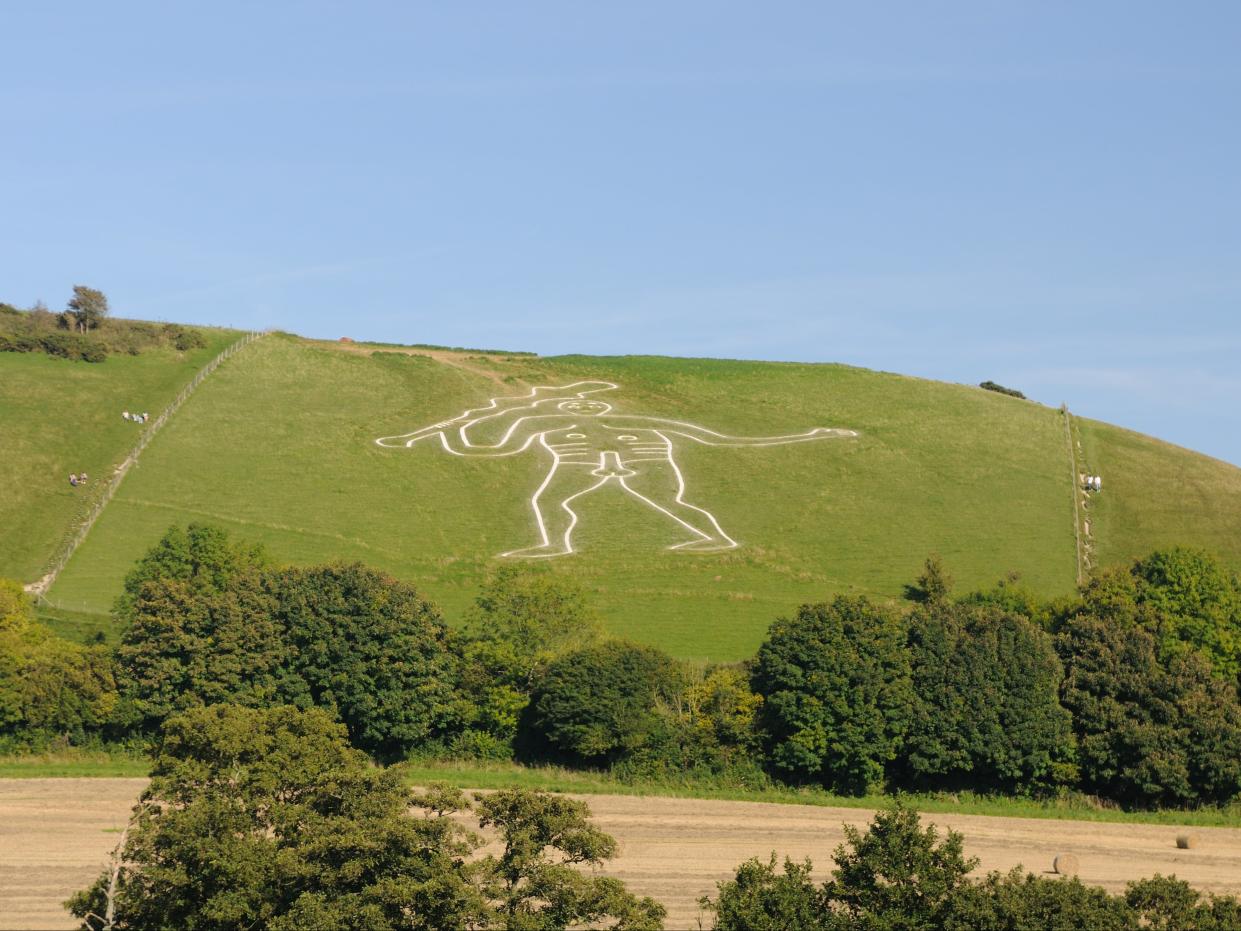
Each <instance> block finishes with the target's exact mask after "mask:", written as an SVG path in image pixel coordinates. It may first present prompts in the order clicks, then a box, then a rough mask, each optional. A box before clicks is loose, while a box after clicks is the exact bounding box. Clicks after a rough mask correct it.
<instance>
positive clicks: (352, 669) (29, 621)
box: [0, 525, 1241, 808]
mask: <svg viewBox="0 0 1241 931" xmlns="http://www.w3.org/2000/svg"><path fill="white" fill-rule="evenodd" d="M115 611H116V614H117V616H118V619H119V621H120V622H121V625H122V633H121V635H120V641H119V643H117V644H115V645H106V644H95V645H90V646H82V645H77V644H72V643H68V642H67V641H64V640H61V639H60V638H57V637H55V636H54V635H52V634H51V633H50V632H49V631H47V630H46V628H44V627H42V625H40V624H38V623H37V622H36V621H35V620H34V619H33V616H32V614H31V611H30V607H29V605H28V604H26V603H25V601H24V596H22V594H21V591H20V589H19V588H18V587H17V586H15V585H8V586H0V747H3V748H7V749H10V750H13V749H21V748H23V747H34V746H40V745H46V744H47V743H48V742H49V741H57V740H58V741H62V742H68V743H71V744H91V743H92V742H96V743H98V742H111V743H122V744H124V743H129V744H133V745H145V744H146V743H148V742H149V741H151V740H153V739H155V738H156V737H157V735H158V734H159V733H160V731H161V728H162V727H163V726H164V724H165V722H167V721H168V720H169V719H171V718H173V717H175V716H176V715H178V714H182V713H184V712H187V711H192V710H194V709H196V708H200V707H210V706H214V705H223V704H227V705H233V706H240V707H243V708H250V709H264V708H270V707H278V706H279V707H283V706H289V707H294V708H299V709H310V708H318V709H322V710H323V711H324V712H325V713H327V714H328V715H329V716H330V717H331V718H332V719H333V720H335V721H336V722H339V724H340V725H341V726H343V728H344V729H345V733H346V734H347V735H348V739H349V741H350V743H351V744H352V746H353V747H355V748H356V749H358V750H359V751H362V752H364V753H366V754H368V755H369V756H371V757H372V758H374V759H376V760H379V761H383V762H392V761H397V760H402V759H406V758H409V757H411V756H421V757H457V758H460V757H470V758H484V759H505V760H507V759H516V760H518V761H523V762H555V763H559V764H563V765H568V766H576V767H584V768H591V769H606V770H610V771H611V772H612V773H613V774H614V775H616V776H617V777H619V778H624V779H632V780H652V781H669V780H675V781H688V780H694V781H704V782H710V783H712V784H716V785H729V786H735V787H754V788H757V787H765V786H770V785H773V784H786V785H812V786H819V787H823V788H825V789H828V790H831V791H834V792H839V793H850V794H862V793H868V792H876V791H897V790H912V791H949V792H955V791H961V790H972V791H976V792H983V793H1001V794H1010V795H1033V796H1047V795H1055V794H1059V793H1066V792H1081V793H1087V794H1089V795H1092V796H1097V797H1100V798H1103V799H1108V800H1111V801H1114V802H1116V803H1118V804H1121V805H1123V806H1126V807H1130V808H1142V807H1157V806H1171V807H1190V806H1197V805H1204V804H1209V805H1215V804H1225V803H1228V802H1230V801H1232V800H1233V799H1235V798H1236V797H1237V796H1238V794H1239V793H1241V701H1239V699H1238V691H1237V676H1238V670H1239V669H1241V584H1239V583H1238V580H1237V579H1236V577H1235V576H1234V575H1233V574H1231V573H1229V572H1227V571H1226V570H1224V569H1223V568H1222V567H1221V566H1220V565H1219V564H1218V562H1217V561H1215V560H1214V559H1213V558H1212V557H1210V556H1209V555H1208V554H1206V553H1204V552H1201V551H1196V550H1187V549H1169V550H1164V551H1159V552H1156V553H1153V554H1151V555H1150V556H1148V557H1146V558H1144V559H1141V560H1137V561H1135V562H1133V563H1132V564H1130V565H1129V566H1125V567H1120V568H1116V569H1112V570H1108V571H1105V572H1102V573H1100V574H1099V575H1098V576H1097V577H1096V578H1095V579H1093V580H1092V581H1091V582H1089V583H1088V584H1087V585H1086V586H1084V587H1083V588H1082V589H1081V590H1080V591H1079V592H1077V593H1076V594H1075V595H1073V596H1071V597H1065V598H1061V599H1056V600H1051V601H1047V600H1043V599H1039V598H1037V597H1035V596H1034V595H1032V594H1031V593H1030V592H1028V591H1027V590H1026V589H1024V588H1023V587H1022V586H1021V584H1020V581H1019V580H1017V579H1006V580H1004V581H1003V582H1001V583H999V584H998V585H996V586H994V587H993V588H991V589H989V590H984V591H975V592H969V593H965V594H962V595H957V594H955V593H954V591H953V588H952V584H951V580H950V579H949V577H948V575H947V573H946V572H945V570H944V568H943V566H942V565H941V564H940V563H939V561H938V560H935V559H931V560H928V563H927V566H926V568H925V571H924V572H923V574H922V575H921V577H920V578H919V579H917V580H916V581H915V582H914V583H912V584H911V585H910V586H909V590H908V593H907V600H906V601H905V602H903V603H893V602H885V601H879V600H875V599H871V598H867V597H860V596H841V597H838V598H836V599H834V600H831V601H827V602H823V603H818V604H807V605H803V606H802V607H801V608H799V609H798V610H797V612H795V613H794V614H792V615H790V616H788V617H784V618H779V619H777V620H776V621H775V622H774V623H773V624H772V625H771V628H770V629H769V631H768V633H767V637H766V639H765V640H764V642H763V643H762V645H761V646H760V648H759V650H758V652H757V654H756V655H755V656H754V657H753V658H751V659H750V660H749V661H747V662H744V663H737V664H719V665H707V666H702V665H696V664H689V663H684V662H680V661H677V660H675V659H673V658H672V657H669V656H667V655H665V654H663V653H661V652H660V651H658V650H656V649H653V648H651V647H647V646H642V645H638V644H634V643H629V642H626V641H621V640H616V639H611V638H608V637H607V636H606V635H605V634H604V631H603V625H602V624H601V623H600V621H599V619H598V618H597V617H596V616H594V615H593V613H592V611H591V609H590V606H589V604H588V603H587V602H586V599H585V597H584V595H583V593H582V592H581V590H580V589H578V588H576V587H574V586H573V585H571V584H569V583H568V582H566V581H565V580H563V579H562V578H560V577H558V576H556V575H555V574H553V573H551V572H549V571H538V570H523V569H518V568H514V567H505V568H503V569H501V570H499V571H498V572H496V574H495V575H494V576H492V577H491V578H490V579H489V580H488V582H487V583H486V585H485V586H484V588H483V590H482V591H481V592H480V594H479V596H478V598H477V600H476V603H475V605H474V606H473V608H472V609H471V610H470V611H469V613H468V616H467V617H466V618H465V623H464V624H463V625H459V626H458V627H457V628H456V629H454V628H450V627H449V626H448V625H447V624H446V623H445V622H444V619H443V618H442V616H441V615H440V613H439V612H438V611H437V609H436V608H435V607H434V606H433V605H432V604H431V603H429V602H428V601H427V600H426V599H425V598H423V597H422V595H421V594H420V593H419V592H418V591H417V590H416V589H415V588H414V587H412V586H410V585H408V584H406V583H402V582H399V581H397V580H395V579H393V578H391V577H389V576H387V575H385V574H383V573H381V572H378V571H376V570H374V569H372V568H369V567H367V566H365V565H362V564H359V563H355V564H335V565H323V566H310V567H290V566H279V565H276V564H275V563H274V562H273V561H272V560H271V559H270V558H269V557H268V555H267V554H266V553H265V552H264V551H263V550H262V549H261V548H260V547H256V546H251V545H248V544H246V543H244V542H242V541H239V540H236V539H234V538H233V537H231V536H230V535H228V534H227V533H225V532H224V531H222V530H219V529H217V528H213V527H210V526H203V525H192V526H190V527H188V528H173V529H172V530H170V531H169V532H168V533H167V534H166V535H165V537H164V538H163V539H162V540H161V541H160V542H159V543H158V544H157V545H156V546H155V547H153V548H152V549H151V550H150V551H149V552H148V553H147V554H146V555H145V556H144V557H143V558H142V559H141V560H140V561H139V562H138V563H137V565H136V566H135V567H134V569H133V570H132V571H131V572H130V574H129V575H128V577H127V578H126V580H125V585H124V593H123V595H122V596H121V598H120V599H119V600H118V603H117V605H116V609H115Z"/></svg>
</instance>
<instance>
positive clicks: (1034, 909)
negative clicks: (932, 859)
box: [943, 867, 1139, 931]
mask: <svg viewBox="0 0 1241 931" xmlns="http://www.w3.org/2000/svg"><path fill="white" fill-rule="evenodd" d="M943 927H944V929H945V931H1009V929H1011V931H1042V929H1044V928H1066V929H1067V928H1089V929H1091V931H1130V929H1133V928H1137V927H1139V925H1138V922H1137V915H1135V914H1134V913H1133V911H1132V910H1131V909H1130V908H1129V907H1128V905H1126V903H1125V900H1124V899H1123V898H1120V897H1119V896H1113V895H1109V894H1108V893H1107V892H1106V890H1104V889H1101V888H1099V887H1098V886H1087V885H1084V884H1083V883H1082V882H1081V880H1079V879H1078V878H1077V877H1076V876H1073V877H1058V878H1055V879H1053V878H1050V877H1045V876H1034V875H1033V874H1030V873H1024V874H1023V873H1022V871H1021V868H1020V867H1015V868H1014V869H1013V870H1012V871H1011V872H1008V873H989V874H988V875H987V876H986V877H985V878H984V879H982V880H981V881H980V882H977V883H971V884H969V885H966V886H963V887H962V888H961V889H959V890H958V891H957V894H956V895H955V896H954V900H953V903H952V908H951V909H950V910H949V912H948V914H947V915H946V916H945V918H944V924H943Z"/></svg>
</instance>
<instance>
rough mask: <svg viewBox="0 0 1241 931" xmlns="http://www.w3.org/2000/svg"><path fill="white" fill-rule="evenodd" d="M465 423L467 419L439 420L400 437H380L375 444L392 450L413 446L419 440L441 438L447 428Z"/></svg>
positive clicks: (467, 421)
mask: <svg viewBox="0 0 1241 931" xmlns="http://www.w3.org/2000/svg"><path fill="white" fill-rule="evenodd" d="M466 423H469V419H468V418H466V417H454V418H452V419H451V420H441V421H440V422H439V423H433V424H431V425H430V426H429V427H421V428H420V429H418V430H415V431H414V432H413V433H402V434H401V435H400V436H381V437H380V438H379V439H377V440H376V441H375V442H376V443H377V444H378V445H380V446H387V447H389V448H393V449H395V448H400V447H402V446H413V445H414V444H415V443H417V442H418V441H419V440H427V439H431V438H432V437H437V436H441V435H442V434H443V432H444V431H445V430H447V429H448V428H449V427H457V426H461V425H462V424H466Z"/></svg>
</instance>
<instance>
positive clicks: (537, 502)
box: [500, 463, 612, 559]
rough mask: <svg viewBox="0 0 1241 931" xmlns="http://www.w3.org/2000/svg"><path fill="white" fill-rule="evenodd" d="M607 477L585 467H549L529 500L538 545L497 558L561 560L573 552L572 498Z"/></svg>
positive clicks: (579, 465) (604, 480) (573, 521)
mask: <svg viewBox="0 0 1241 931" xmlns="http://www.w3.org/2000/svg"><path fill="white" fill-rule="evenodd" d="M611 480H612V479H611V477H610V476H603V477H600V476H598V475H593V474H591V470H590V466H589V465H588V464H587V463H574V464H572V465H556V464H554V465H552V467H551V468H550V469H549V470H548V472H547V477H546V478H545V479H543V484H542V485H540V486H539V489H538V491H536V492H535V493H534V495H533V497H531V498H530V507H531V509H532V510H533V511H534V522H535V525H536V526H537V528H538V532H539V538H540V541H541V542H540V543H539V544H538V545H537V546H528V547H526V548H525V549H520V550H510V551H509V552H507V553H501V554H500V555H501V556H511V557H516V558H525V559H543V558H547V557H549V556H564V555H566V554H568V553H572V552H573V528H574V527H576V526H577V514H576V513H575V512H574V510H573V508H572V503H573V499H574V498H580V497H581V496H582V495H584V494H587V493H588V492H591V491H594V490H595V489H596V488H598V487H599V486H600V485H603V484H604V483H606V482H609V481H611Z"/></svg>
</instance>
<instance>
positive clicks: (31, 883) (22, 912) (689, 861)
mask: <svg viewBox="0 0 1241 931" xmlns="http://www.w3.org/2000/svg"><path fill="white" fill-rule="evenodd" d="M144 784H145V780H142V779H13V780H0V928H3V929H26V928H31V929H34V928H72V927H74V924H73V920H72V918H70V916H69V915H68V913H67V912H65V911H64V910H63V909H62V908H61V904H60V903H62V902H63V901H64V900H65V899H66V898H67V897H68V896H69V895H70V894H71V893H72V892H74V891H75V890H77V889H81V888H82V887H84V886H86V885H87V884H88V883H90V882H91V880H93V879H94V878H95V877H96V876H97V875H98V874H99V872H100V870H101V869H102V868H103V865H104V863H105V862H106V860H107V858H108V853H109V852H110V851H111V849H112V848H113V846H115V844H116V842H117V840H118V838H119V836H120V828H121V827H122V826H123V825H124V823H125V820H126V818H127V817H128V814H129V809H130V807H131V806H132V805H133V803H134V801H135V800H136V798H137V796H138V793H139V791H141V789H142V786H143V785H144ZM578 797H580V798H582V799H584V800H585V801H586V802H588V803H589V805H590V807H591V810H592V811H593V812H594V820H595V823H596V824H597V825H598V826H599V827H600V828H602V829H603V830H605V831H607V832H608V833H610V834H612V835H613V836H615V837H616V839H617V840H618V841H619V842H620V856H619V857H617V858H616V859H615V860H613V861H612V863H611V864H609V866H608V869H607V872H608V873H609V874H610V875H613V876H617V877H619V878H620V879H623V880H624V881H625V882H627V883H628V884H629V885H630V887H631V888H632V889H633V891H634V892H637V893H641V894H643V895H649V896H652V897H654V898H655V899H657V900H659V901H660V902H663V903H664V905H665V906H667V908H668V923H667V924H668V928H669V929H682V928H684V929H692V928H696V927H697V920H698V917H699V909H698V906H697V904H696V900H697V898H698V897H699V896H701V895H704V894H707V893H712V892H714V890H715V883H716V882H718V881H720V880H722V879H725V878H727V877H728V876H729V875H730V874H731V871H732V870H733V869H734V868H735V867H736V866H737V864H739V863H740V862H741V861H742V860H745V859H746V858H748V857H752V856H762V857H766V856H767V855H768V854H769V853H770V852H771V851H772V850H775V851H777V852H778V854H779V855H780V856H782V857H783V856H784V855H786V854H787V855H788V856H791V857H793V858H794V859H801V858H803V857H807V856H808V857H810V858H811V859H813V860H814V862H815V868H816V873H817V874H818V875H820V876H822V875H825V874H826V873H827V872H828V871H829V870H830V868H831V854H832V851H833V849H834V848H835V847H836V845H837V844H839V843H840V842H841V840H842V838H843V834H842V832H841V823H842V822H847V823H850V824H854V825H857V826H859V827H862V826H864V825H865V824H866V822H867V820H868V819H869V817H870V812H867V811H861V810H858V809H852V808H817V807H812V806H802V805H769V804H762V803H756V802H715V801H698V800H689V799H669V798H636V797H631V796H620V795H591V796H578ZM926 820H933V821H935V823H937V824H939V825H940V826H941V827H944V828H952V829H954V830H957V831H960V832H961V833H963V834H964V835H965V851H966V853H967V854H968V855H972V856H977V857H979V858H980V859H981V860H982V869H984V870H1007V869H1009V868H1010V867H1012V866H1015V865H1016V864H1018V863H1021V864H1024V865H1025V866H1026V867H1027V868H1028V869H1030V870H1031V871H1034V872H1043V871H1046V870H1050V869H1051V861H1052V858H1053V857H1055V855H1056V854H1058V853H1065V852H1069V853H1074V854H1076V855H1077V857H1078V859H1079V860H1080V861H1081V878H1082V880H1083V881H1084V882H1087V883H1093V884H1098V885H1102V886H1105V887H1106V888H1108V889H1110V890H1113V891H1116V890H1119V889H1120V888H1122V887H1123V886H1124V884H1125V883H1126V882H1128V881H1129V880H1131V879H1138V878H1141V877H1144V876H1150V875H1152V874H1153V873H1163V874H1165V875H1166V874H1169V873H1175V874H1176V875H1177V876H1179V877H1181V878H1182V879H1186V880H1188V881H1189V882H1191V883H1193V884H1194V885H1195V886H1197V887H1199V888H1201V889H1205V890H1208V891H1212V892H1221V893H1230V894H1237V893H1241V829H1237V828H1195V829H1193V833H1195V834H1197V835H1198V837H1199V839H1200V843H1199V846H1198V847H1196V848H1195V849H1193V850H1178V849H1177V848H1176V835H1177V833H1179V831H1180V830H1182V829H1178V828H1175V827H1156V826H1150V825H1132V824H1095V823H1090V822H1084V821H1051V820H1038V819H1025V818H990V817H984V816H979V815H946V814H936V815H928V816H926ZM703 923H704V925H706V926H709V925H710V921H709V917H708V916H703Z"/></svg>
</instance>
